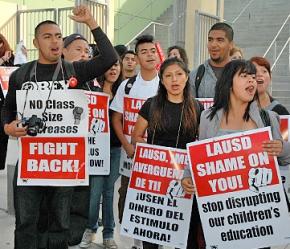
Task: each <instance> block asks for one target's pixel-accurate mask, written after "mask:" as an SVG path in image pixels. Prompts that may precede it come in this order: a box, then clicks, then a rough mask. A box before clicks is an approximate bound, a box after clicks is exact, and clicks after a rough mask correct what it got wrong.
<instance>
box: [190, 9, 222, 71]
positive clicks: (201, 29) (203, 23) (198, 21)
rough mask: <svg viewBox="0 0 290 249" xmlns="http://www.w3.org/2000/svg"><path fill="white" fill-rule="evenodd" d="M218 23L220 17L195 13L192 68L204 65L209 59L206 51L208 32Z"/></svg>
mask: <svg viewBox="0 0 290 249" xmlns="http://www.w3.org/2000/svg"><path fill="white" fill-rule="evenodd" d="M219 21H220V17H218V16H214V15H209V14H207V13H204V12H200V11H198V10H196V11H195V38H196V40H195V47H194V61H193V67H194V68H196V67H197V66H198V65H200V64H202V63H204V61H205V60H207V59H208V58H209V54H208V50H207V38H208V31H209V29H210V28H211V26H212V25H213V24H215V23H217V22H219Z"/></svg>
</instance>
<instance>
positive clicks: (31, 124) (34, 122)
mask: <svg viewBox="0 0 290 249" xmlns="http://www.w3.org/2000/svg"><path fill="white" fill-rule="evenodd" d="M22 125H23V126H24V127H27V129H26V131H27V135H29V136H32V137H35V136H36V135H37V133H39V132H41V131H42V130H43V128H44V127H45V123H44V122H43V121H42V119H41V118H38V117H37V116H36V115H32V116H31V117H30V118H23V119H22Z"/></svg>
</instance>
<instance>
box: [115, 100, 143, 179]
mask: <svg viewBox="0 0 290 249" xmlns="http://www.w3.org/2000/svg"><path fill="white" fill-rule="evenodd" d="M145 101H146V100H145V99H136V98H131V97H124V113H123V132H124V135H125V137H126V139H127V140H128V142H131V134H132V131H133V129H134V126H135V123H136V121H137V118H138V113H139V111H140V109H141V107H142V105H143V104H144V103H145ZM146 137H147V134H145V137H144V139H146ZM131 168H132V159H131V158H129V157H128V156H127V153H126V151H125V150H124V148H122V149H121V157H120V174H121V175H124V176H127V177H130V175H131Z"/></svg>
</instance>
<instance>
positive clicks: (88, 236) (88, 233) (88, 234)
mask: <svg viewBox="0 0 290 249" xmlns="http://www.w3.org/2000/svg"><path fill="white" fill-rule="evenodd" d="M95 235H96V233H95V232H94V231H93V230H91V229H86V230H85V232H84V234H83V238H82V241H81V243H80V245H79V246H80V247H81V248H87V247H89V246H90V245H91V243H92V242H93V240H94V238H95Z"/></svg>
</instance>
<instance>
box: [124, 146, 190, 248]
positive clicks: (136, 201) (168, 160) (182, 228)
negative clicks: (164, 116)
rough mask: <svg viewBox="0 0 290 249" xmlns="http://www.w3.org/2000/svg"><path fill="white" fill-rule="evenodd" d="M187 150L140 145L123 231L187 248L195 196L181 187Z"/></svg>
mask: <svg viewBox="0 0 290 249" xmlns="http://www.w3.org/2000/svg"><path fill="white" fill-rule="evenodd" d="M187 164H188V160H187V154H186V151H185V150H180V149H176V148H169V147H162V146H155V145H148V144H137V146H136V153H135V158H134V161H133V166H132V174H131V178H130V184H129V188H128V194H127V197H126V203H125V211H124V216H123V222H122V225H121V234H123V235H126V236H129V237H132V238H135V239H140V240H142V241H148V242H152V243H156V244H160V245H165V246H172V247H178V248H184V247H185V245H186V242H187V231H188V229H189V221H190V219H189V218H188V217H189V216H188V214H190V212H191V206H192V197H191V196H189V195H186V194H185V192H184V191H183V188H182V187H181V183H180V182H181V179H182V176H183V170H184V167H185V165H187Z"/></svg>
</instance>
